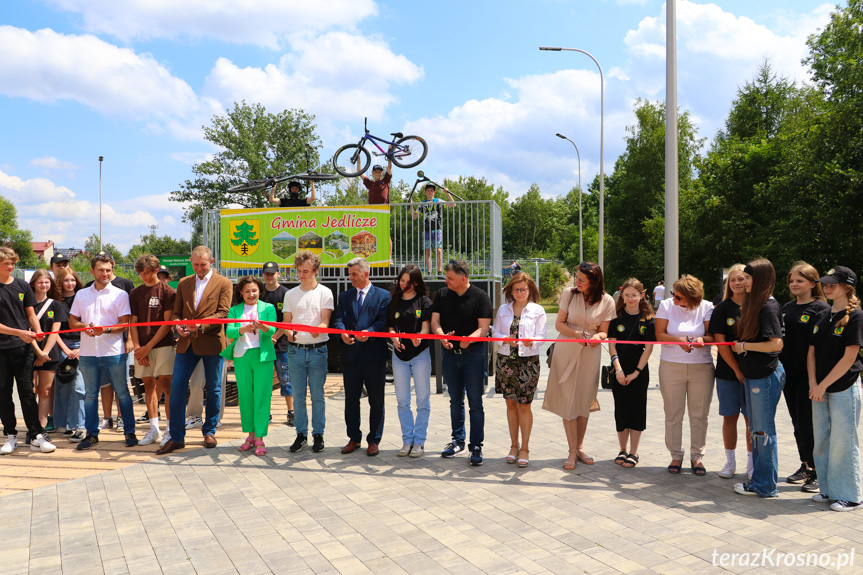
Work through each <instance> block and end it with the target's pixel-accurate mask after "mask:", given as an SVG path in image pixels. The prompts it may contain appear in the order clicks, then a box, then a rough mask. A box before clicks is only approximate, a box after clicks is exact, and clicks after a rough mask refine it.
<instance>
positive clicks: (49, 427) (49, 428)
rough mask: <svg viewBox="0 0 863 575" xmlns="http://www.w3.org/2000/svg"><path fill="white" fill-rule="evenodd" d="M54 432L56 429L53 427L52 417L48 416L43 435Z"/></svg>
mask: <svg viewBox="0 0 863 575" xmlns="http://www.w3.org/2000/svg"><path fill="white" fill-rule="evenodd" d="M54 431H56V428H55V427H54V416H53V415H49V416H48V420H47V422H46V423H45V433H52V432H54Z"/></svg>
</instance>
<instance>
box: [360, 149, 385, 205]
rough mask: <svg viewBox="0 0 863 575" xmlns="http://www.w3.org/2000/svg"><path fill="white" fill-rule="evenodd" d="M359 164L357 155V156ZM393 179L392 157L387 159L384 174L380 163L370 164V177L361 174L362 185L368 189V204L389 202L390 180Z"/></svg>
mask: <svg viewBox="0 0 863 575" xmlns="http://www.w3.org/2000/svg"><path fill="white" fill-rule="evenodd" d="M357 165H358V166H359V157H358V158H357ZM392 179H393V159H392V157H390V158H389V160H388V161H387V173H386V174H384V168H383V166H381V165H380V164H375V165H374V166H372V177H371V178H370V177H368V176H367V175H365V174H363V185H364V186H365V187H366V189H367V190H368V191H369V203H370V204H388V203H390V181H392Z"/></svg>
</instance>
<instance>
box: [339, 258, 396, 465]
mask: <svg viewBox="0 0 863 575" xmlns="http://www.w3.org/2000/svg"><path fill="white" fill-rule="evenodd" d="M348 277H349V278H350V280H351V285H353V286H354V287H353V288H351V289H349V290H347V291H344V292H342V293H341V294H339V301H338V305H337V306H336V313H335V319H334V321H333V327H334V328H336V329H345V330H350V331H377V332H385V331H387V310H388V308H389V305H390V294H389V292H388V291H387V290H384V289H381V288H378V287H375V286H373V285H372V284H371V283H370V282H369V262H367V261H366V260H365V259H364V258H354V259H352V260H351V261H349V262H348ZM342 342H343V343H344V345H343V346H342V377H343V379H344V382H345V425H346V426H347V431H348V438H349V439H350V441H348V444H347V445H345V446H344V447H343V448H342V453H353V451H354V450H355V449H356V448H357V447H359V446H360V442H361V441H362V439H363V432H362V431H361V430H360V396H361V394H362V390H363V385H365V387H366V390H367V391H368V394H369V434H368V436H366V441H367V442H368V449H367V450H366V454H367V455H377V454H378V452H379V449H378V444H379V443H380V442H381V435H382V434H383V431H384V384H385V382H386V361H387V355H388V354H389V349H388V348H387V343H386V340H385V339H384V338H380V337H368V336H357V337H354V336H351V335H347V334H342Z"/></svg>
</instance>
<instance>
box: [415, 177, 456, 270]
mask: <svg viewBox="0 0 863 575" xmlns="http://www.w3.org/2000/svg"><path fill="white" fill-rule="evenodd" d="M436 189H437V188H436V187H435V185H434V184H433V183H431V182H428V183H427V184H426V187H425V194H426V199H424V200H423V201H422V203H421V204H420V208H419V210H416V209H414V207H413V200H411V217H413V219H417V218H418V217H419V216H420V215H422V218H423V249H425V254H426V273H427V274H429V275H431V261H432V250H435V252H436V255H437V273H438V275H439V276H442V275H443V201H442V200H440V199H439V198H436V197H435V190H436ZM443 192H444V193H445V194H446V196H447V198H449V202H447V204H446V207H448V208H452V207H455V200H454V199H453V197H452V195H451V194H450V193H449V189H447V188H443Z"/></svg>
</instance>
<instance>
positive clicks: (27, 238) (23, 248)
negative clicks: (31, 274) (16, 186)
mask: <svg viewBox="0 0 863 575" xmlns="http://www.w3.org/2000/svg"><path fill="white" fill-rule="evenodd" d="M32 241H33V236H32V234H31V233H30V230H22V229H19V228H18V210H16V209H15V204H13V203H12V202H10V201H9V200H7V199H6V198H4V197H3V196H0V244H2V245H4V246H6V247H9V248H12V249H13V250H14V251H15V253H16V254H18V264H17V265H18V267H22V268H24V267H28V268H32V267H34V266H35V265H36V254H35V253H34V252H33V244H32Z"/></svg>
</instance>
